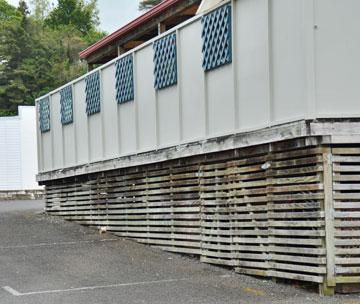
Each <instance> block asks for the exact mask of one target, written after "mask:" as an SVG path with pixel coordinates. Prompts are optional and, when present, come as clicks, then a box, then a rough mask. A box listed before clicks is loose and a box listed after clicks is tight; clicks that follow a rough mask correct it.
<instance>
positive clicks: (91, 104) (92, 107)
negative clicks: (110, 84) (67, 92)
mask: <svg viewBox="0 0 360 304" xmlns="http://www.w3.org/2000/svg"><path fill="white" fill-rule="evenodd" d="M85 83H86V87H85V93H86V114H87V115H88V116H89V115H93V114H95V113H99V112H100V73H99V71H96V72H94V73H92V74H90V75H88V76H86V78H85Z"/></svg>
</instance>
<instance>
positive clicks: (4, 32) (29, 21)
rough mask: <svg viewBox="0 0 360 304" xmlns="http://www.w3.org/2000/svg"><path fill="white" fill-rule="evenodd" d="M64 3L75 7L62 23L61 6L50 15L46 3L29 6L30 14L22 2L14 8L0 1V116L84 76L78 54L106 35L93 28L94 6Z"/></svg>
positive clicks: (43, 0) (38, 0)
mask: <svg viewBox="0 0 360 304" xmlns="http://www.w3.org/2000/svg"><path fill="white" fill-rule="evenodd" d="M65 2H66V3H67V2H72V3H75V9H76V10H77V12H78V15H72V18H68V16H65V17H64V18H60V17H61V16H59V15H58V14H59V12H60V11H61V10H60V9H59V7H55V8H54V9H53V11H55V12H56V14H55V13H54V14H53V15H51V14H52V13H53V11H51V12H50V13H49V14H48V13H47V8H46V7H47V6H46V5H45V4H46V3H47V0H34V1H32V4H33V7H35V9H34V12H33V15H29V9H28V7H27V5H26V2H25V1H20V2H19V7H18V8H15V7H13V6H11V5H9V4H8V3H7V2H6V1H5V0H0V41H1V43H0V116H3V115H13V114H15V113H16V111H17V106H18V105H24V104H25V105H32V104H34V100H35V98H37V97H39V96H41V95H43V94H45V93H46V92H49V91H51V90H53V89H55V88H57V87H59V86H61V85H63V84H64V83H66V82H68V81H70V80H72V79H74V78H76V77H78V76H80V75H82V74H84V73H85V72H86V65H85V63H82V62H80V60H79V56H78V53H79V51H81V50H83V49H84V48H86V47H87V46H88V45H89V44H91V43H93V42H95V41H96V40H98V39H100V38H101V37H102V36H103V35H104V33H103V32H99V31H98V30H97V28H96V26H97V20H98V15H97V10H96V1H95V0H93V1H92V2H91V3H92V7H88V6H87V5H88V4H89V3H87V4H85V2H83V0H62V4H64V3H65ZM60 4H61V3H59V5H60ZM37 5H38V6H37ZM84 5H85V6H86V9H85V8H84ZM36 7H37V9H38V10H36ZM62 8H63V6H62ZM80 11H82V14H80V13H79V12H80ZM79 14H80V15H81V16H80V15H79ZM54 16H58V17H56V18H53V17H54ZM52 18H53V19H52ZM66 18H68V19H66ZM48 20H51V22H53V23H52V24H51V25H50V24H48V23H46V22H47V21H48ZM55 20H58V23H56V22H55ZM79 24H82V26H80V27H79V29H78V28H77V26H78V25H79Z"/></svg>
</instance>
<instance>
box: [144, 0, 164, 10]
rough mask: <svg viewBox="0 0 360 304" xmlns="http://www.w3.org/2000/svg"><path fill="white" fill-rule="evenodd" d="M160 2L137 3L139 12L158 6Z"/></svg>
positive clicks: (149, 0)
mask: <svg viewBox="0 0 360 304" xmlns="http://www.w3.org/2000/svg"><path fill="white" fill-rule="evenodd" d="M161 1H162V0H141V1H140V3H139V10H140V11H144V10H148V9H150V8H152V7H153V6H155V5H157V4H159V3H160V2H161Z"/></svg>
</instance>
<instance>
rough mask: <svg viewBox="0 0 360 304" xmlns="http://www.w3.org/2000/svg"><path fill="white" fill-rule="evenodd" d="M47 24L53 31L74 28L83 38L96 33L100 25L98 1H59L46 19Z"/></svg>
mask: <svg viewBox="0 0 360 304" xmlns="http://www.w3.org/2000/svg"><path fill="white" fill-rule="evenodd" d="M45 23H46V24H47V25H49V26H50V27H52V28H53V29H58V28H61V27H63V26H73V27H74V28H76V29H77V30H78V31H79V32H80V33H81V34H82V35H83V36H86V35H87V34H88V33H89V32H92V31H96V29H97V26H98V25H99V15H98V10H97V0H90V1H89V2H85V1H84V0H59V4H58V6H57V7H56V8H55V9H53V10H52V11H51V12H50V14H49V16H48V17H47V18H46V20H45Z"/></svg>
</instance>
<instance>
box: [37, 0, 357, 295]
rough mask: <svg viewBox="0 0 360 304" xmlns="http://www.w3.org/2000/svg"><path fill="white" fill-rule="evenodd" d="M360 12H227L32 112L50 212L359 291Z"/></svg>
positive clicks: (258, 8) (174, 32) (254, 269)
mask: <svg viewBox="0 0 360 304" xmlns="http://www.w3.org/2000/svg"><path fill="white" fill-rule="evenodd" d="M359 10H360V2H359V1H357V0H348V1H346V4H345V3H344V1H342V0H313V1H308V0H293V1H287V0H273V1H266V0H251V1H247V0H232V1H226V2H223V3H221V4H220V6H216V7H213V8H212V9H211V10H210V11H207V12H206V13H201V14H198V15H196V16H194V17H193V18H191V19H188V20H187V21H185V22H183V23H181V24H179V25H177V26H175V27H173V28H172V29H170V30H168V31H167V32H165V33H162V34H161V35H159V36H156V37H154V38H153V39H151V40H149V41H147V42H145V43H143V44H141V45H140V46H138V47H135V48H133V49H132V50H130V51H129V52H127V53H125V54H122V55H120V56H119V57H118V58H116V59H114V60H112V61H110V62H107V63H106V64H104V65H102V66H100V67H98V68H97V69H95V70H94V71H91V72H90V73H88V74H86V75H85V76H84V77H81V78H79V79H76V80H74V81H72V82H71V83H69V84H67V85H65V86H63V87H61V88H59V89H57V90H55V91H53V92H50V93H49V94H47V95H45V96H43V97H42V98H40V99H38V100H37V101H36V104H37V108H38V115H39V120H38V121H39V124H38V128H37V130H38V139H39V141H38V147H39V151H40V152H39V171H40V173H39V175H38V181H39V182H40V183H41V184H42V185H45V187H46V209H47V211H48V212H49V213H50V214H56V215H60V216H63V217H64V218H66V219H69V220H73V221H77V222H79V223H82V224H84V225H91V226H95V227H106V229H107V230H108V231H112V232H114V233H116V234H118V235H121V236H124V237H129V238H133V239H135V240H137V241H138V242H141V243H145V244H149V245H152V246H156V247H160V248H162V249H164V250H168V251H173V252H180V253H191V254H196V255H198V256H199V257H200V259H201V260H202V261H204V262H208V263H214V264H219V265H227V266H231V267H234V269H235V270H236V271H237V272H240V273H245V274H252V275H261V276H267V277H278V278H286V279H295V280H304V281H309V282H313V283H316V284H319V286H320V289H321V291H322V292H323V293H326V294H331V293H332V292H334V290H335V289H337V290H340V289H342V288H345V287H346V288H347V287H348V285H349V284H350V285H351V284H352V285H351V286H354V284H356V283H359V282H360V261H359V259H358V255H359V248H358V245H359V242H360V229H359V228H360V221H359V216H360V214H359V212H358V209H359V206H360V192H359V190H360V183H359V181H360V167H359V163H360V131H359V130H360V129H359V127H360V124H359V117H360V105H359V100H360V90H359V84H358V79H359V78H360V57H359V56H358V54H359V53H360V43H359V39H358V37H359V29H360V24H359V22H360V21H359V18H357V15H356V12H358V11H359Z"/></svg>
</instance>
